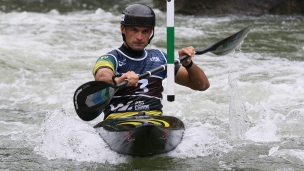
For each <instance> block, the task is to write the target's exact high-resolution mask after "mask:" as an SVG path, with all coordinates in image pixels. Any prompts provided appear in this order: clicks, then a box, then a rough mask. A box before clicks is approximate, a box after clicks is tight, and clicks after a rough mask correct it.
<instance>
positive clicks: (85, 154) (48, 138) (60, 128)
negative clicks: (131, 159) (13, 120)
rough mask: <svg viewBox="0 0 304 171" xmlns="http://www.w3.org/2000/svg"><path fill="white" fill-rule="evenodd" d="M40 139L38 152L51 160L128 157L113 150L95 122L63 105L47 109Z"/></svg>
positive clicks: (119, 159)
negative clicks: (85, 120) (87, 121)
mask: <svg viewBox="0 0 304 171" xmlns="http://www.w3.org/2000/svg"><path fill="white" fill-rule="evenodd" d="M37 139H38V140H37V145H36V147H35V151H36V153H38V154H40V155H42V156H44V157H46V158H48V159H49V160H52V159H71V160H77V161H87V162H98V163H112V164H117V163H123V162H126V161H127V159H128V157H123V156H122V155H119V154H117V153H116V152H113V151H112V150H111V149H110V148H109V147H108V146H107V144H106V143H105V142H104V141H103V140H102V138H101V137H100V136H99V135H98V133H97V132H96V131H95V129H94V128H93V127H92V126H90V125H89V124H88V123H86V122H83V121H82V120H80V119H79V118H77V116H76V115H72V114H69V113H68V112H67V111H65V110H64V109H62V108H58V109H56V110H54V111H49V112H48V113H47V116H46V119H45V120H44V122H43V123H42V126H41V129H40V131H39V134H38V137H37Z"/></svg>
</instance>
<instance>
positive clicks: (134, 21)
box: [120, 4, 155, 27]
mask: <svg viewBox="0 0 304 171" xmlns="http://www.w3.org/2000/svg"><path fill="white" fill-rule="evenodd" d="M120 23H121V24H123V25H133V26H147V27H155V13H154V11H153V10H152V9H151V8H150V7H148V6H146V5H142V4H132V5H129V6H128V7H127V8H126V9H125V10H124V11H123V12H122V14H121V22H120Z"/></svg>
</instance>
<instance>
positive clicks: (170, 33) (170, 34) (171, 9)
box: [167, 0, 175, 102]
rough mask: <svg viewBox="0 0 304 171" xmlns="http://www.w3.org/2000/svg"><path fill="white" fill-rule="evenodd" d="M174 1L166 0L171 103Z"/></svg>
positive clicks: (172, 89) (170, 95)
mask: <svg viewBox="0 0 304 171" xmlns="http://www.w3.org/2000/svg"><path fill="white" fill-rule="evenodd" d="M174 77H175V75H174V0H167V81H168V82H167V84H168V88H167V100H168V101H170V102H172V101H174V99H175V96H174V86H175V81H174Z"/></svg>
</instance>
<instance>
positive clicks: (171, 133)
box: [94, 115, 185, 156]
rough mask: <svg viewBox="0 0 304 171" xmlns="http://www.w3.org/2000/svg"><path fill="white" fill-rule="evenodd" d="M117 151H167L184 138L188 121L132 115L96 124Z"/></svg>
mask: <svg viewBox="0 0 304 171" xmlns="http://www.w3.org/2000/svg"><path fill="white" fill-rule="evenodd" d="M94 128H95V129H96V130H97V132H98V133H99V135H100V136H101V137H102V138H103V140H104V141H105V142H106V143H107V144H108V145H109V147H110V148H111V149H112V150H114V151H116V152H117V153H120V154H124V155H131V156H152V155H156V154H162V153H167V152H169V151H172V150H173V149H175V148H176V147H177V145H178V144H180V142H181V141H182V138H183V134H184V130H185V126H184V123H183V122H182V121H181V120H179V119H178V118H176V117H173V116H149V115H148V116H132V117H127V118H115V119H107V120H104V121H102V122H100V123H98V124H97V125H95V126H94Z"/></svg>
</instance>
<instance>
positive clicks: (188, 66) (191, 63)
mask: <svg viewBox="0 0 304 171" xmlns="http://www.w3.org/2000/svg"><path fill="white" fill-rule="evenodd" d="M192 65H193V61H192V60H191V62H190V64H188V65H187V66H184V67H185V68H186V69H188V68H190V67H192Z"/></svg>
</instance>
